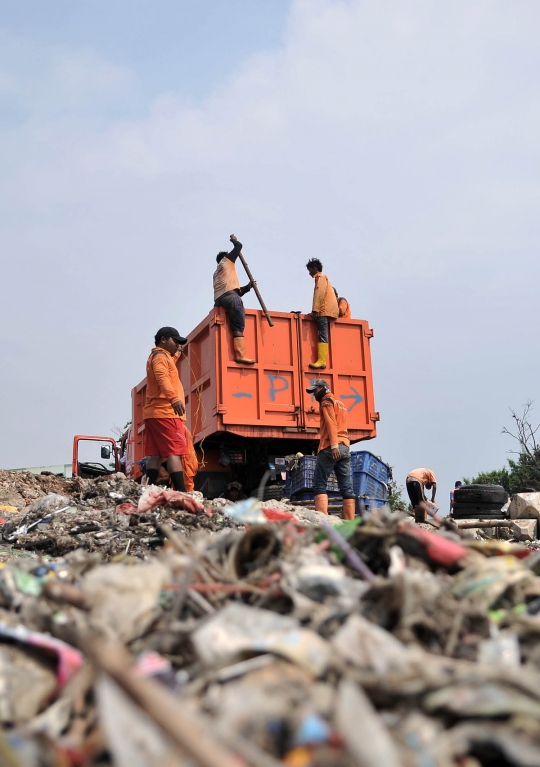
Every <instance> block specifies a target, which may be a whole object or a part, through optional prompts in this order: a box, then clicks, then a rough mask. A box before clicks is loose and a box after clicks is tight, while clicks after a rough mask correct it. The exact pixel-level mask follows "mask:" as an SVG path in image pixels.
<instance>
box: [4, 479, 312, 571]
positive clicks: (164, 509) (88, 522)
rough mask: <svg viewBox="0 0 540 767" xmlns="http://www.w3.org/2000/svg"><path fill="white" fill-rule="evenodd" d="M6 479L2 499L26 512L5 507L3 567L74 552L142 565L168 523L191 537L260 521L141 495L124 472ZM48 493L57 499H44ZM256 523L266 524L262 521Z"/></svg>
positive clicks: (219, 507)
mask: <svg viewBox="0 0 540 767" xmlns="http://www.w3.org/2000/svg"><path fill="white" fill-rule="evenodd" d="M2 475H3V476H4V481H5V488H6V489H5V490H4V487H3V486H2V485H0V494H1V493H2V492H4V496H5V497H6V496H8V495H10V497H11V498H12V500H14V497H13V496H14V493H16V492H17V493H19V495H20V497H21V498H22V499H23V501H24V502H25V503H28V505H24V503H23V502H21V501H19V506H20V508H17V507H15V506H12V507H10V506H4V507H3V509H4V510H2V508H0V536H1V541H2V543H3V544H4V545H3V546H0V562H1V561H9V559H10V558H13V556H17V552H20V551H27V552H33V553H34V554H36V555H37V554H41V555H44V554H46V555H48V556H52V557H60V556H63V555H64V554H67V553H68V552H70V551H75V550H76V549H84V550H85V551H88V552H97V553H99V554H100V556H101V558H102V559H103V560H104V561H109V560H111V559H114V558H115V557H117V556H119V555H121V554H128V553H129V554H131V555H133V556H136V557H139V558H141V559H144V558H146V557H147V556H148V555H149V553H150V552H151V551H152V550H154V549H157V548H160V547H161V546H163V544H164V542H165V538H164V536H163V535H162V533H160V530H159V526H160V524H162V523H164V522H165V523H167V524H168V525H169V526H170V527H171V529H172V530H174V531H176V532H180V533H182V534H184V535H187V536H189V535H191V534H192V533H193V532H194V531H196V530H208V531H209V532H218V531H220V530H223V529H230V528H238V527H242V528H243V527H244V523H245V522H253V521H255V519H256V517H252V516H249V514H248V515H247V516H246V512H244V514H243V516H242V515H241V519H239V520H237V519H235V518H234V517H231V516H229V515H228V514H226V513H225V511H224V509H226V508H227V507H228V506H231V505H232V504H231V503H230V501H226V500H225V499H223V498H217V499H215V500H214V501H208V500H205V499H204V498H203V497H202V494H201V493H198V492H193V493H186V494H181V493H180V494H179V493H175V492H174V491H170V490H166V489H165V488H163V487H154V488H153V487H150V488H148V487H147V488H144V487H141V485H139V484H138V483H137V482H133V481H132V480H129V479H126V477H125V475H124V474H122V473H121V472H118V473H117V474H112V475H109V476H105V477H101V478H99V479H97V480H91V479H80V478H78V477H75V478H73V479H70V480H65V479H62V478H59V477H55V476H46V477H41V476H40V475H37V476H36V475H33V474H29V473H26V474H24V475H23V474H15V473H14V472H2V473H0V477H1V476H2ZM6 477H8V478H9V479H8V480H7V481H6V479H5V478H6ZM0 481H1V480H0ZM51 488H52V489H53V490H54V492H47V491H48V490H50V489H51ZM33 499H34V500H33ZM266 505H267V507H268V508H269V509H270V508H272V509H274V510H275V511H280V510H281V511H286V510H292V511H293V512H294V513H295V515H296V516H297V517H298V518H299V519H302V520H303V521H304V522H306V523H310V524H313V523H314V522H315V523H316V522H317V521H318V520H319V517H320V516H321V515H320V514H319V513H318V512H314V511H312V510H309V509H303V508H299V509H298V510H296V509H295V507H294V506H289V505H287V504H285V503H282V502H279V501H269V502H267V504H266ZM248 506H249V503H248ZM201 512H202V513H201ZM259 514H260V512H259ZM2 515H3V516H2ZM259 521H266V518H264V517H262V518H260V517H259Z"/></svg>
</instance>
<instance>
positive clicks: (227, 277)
mask: <svg viewBox="0 0 540 767" xmlns="http://www.w3.org/2000/svg"><path fill="white" fill-rule="evenodd" d="M239 289H240V283H239V282H238V275H237V274H236V266H235V264H234V261H231V260H230V259H228V258H227V256H223V258H222V259H221V261H220V262H219V264H218V265H217V269H216V271H215V272H214V301H217V299H218V298H219V297H220V296H222V295H223V294H224V293H229V291H231V290H239Z"/></svg>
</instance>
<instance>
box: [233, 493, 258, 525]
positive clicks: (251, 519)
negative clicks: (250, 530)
mask: <svg viewBox="0 0 540 767" xmlns="http://www.w3.org/2000/svg"><path fill="white" fill-rule="evenodd" d="M223 514H225V515H226V516H227V517H230V518H231V519H234V520H235V521H236V522H240V523H242V524H244V525H264V523H265V522H266V521H267V518H266V515H265V513H264V511H263V509H262V506H261V502H260V501H259V500H258V499H257V498H246V499H245V500H243V501H239V502H238V503H235V504H234V505H233V506H224V507H223Z"/></svg>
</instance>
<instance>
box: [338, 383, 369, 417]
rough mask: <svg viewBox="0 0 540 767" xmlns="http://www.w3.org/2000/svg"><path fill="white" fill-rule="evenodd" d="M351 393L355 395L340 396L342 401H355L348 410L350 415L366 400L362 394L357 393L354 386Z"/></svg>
mask: <svg viewBox="0 0 540 767" xmlns="http://www.w3.org/2000/svg"><path fill="white" fill-rule="evenodd" d="M351 391H352V392H354V394H340V395H339V398H340V399H353V400H354V402H353V404H352V405H351V406H350V407H348V408H347V410H348V411H349V413H350V412H351V410H352V409H353V408H355V407H356V406H357V405H358V404H359V403H360V402H362V400H363V399H364V398H363V397H362V395H361V394H358V392H357V391H356V389H355V388H354V386H351Z"/></svg>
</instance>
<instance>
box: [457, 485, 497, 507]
mask: <svg viewBox="0 0 540 767" xmlns="http://www.w3.org/2000/svg"><path fill="white" fill-rule="evenodd" d="M507 501H508V493H507V492H506V490H505V489H504V487H501V485H463V487H458V488H456V489H455V490H454V506H458V505H459V506H463V505H472V506H482V507H487V506H490V507H493V508H500V507H501V506H504V504H505V503H506V502H507Z"/></svg>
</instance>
